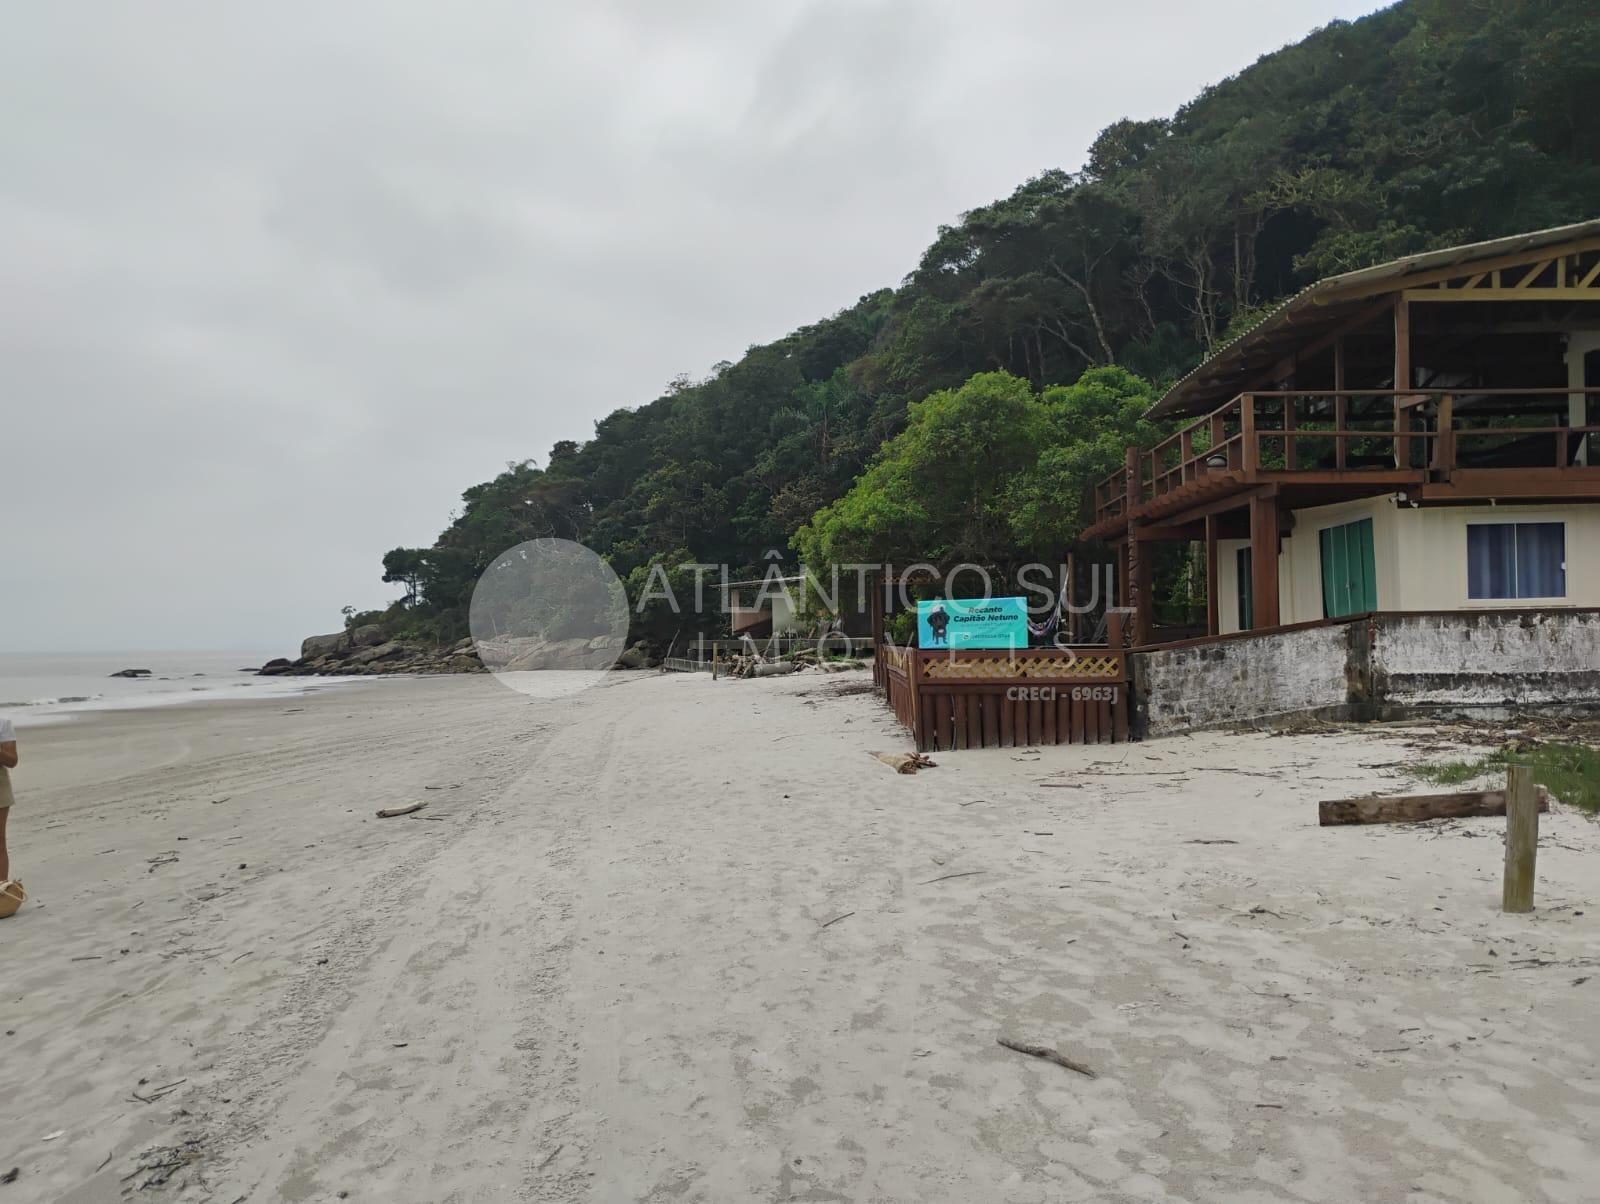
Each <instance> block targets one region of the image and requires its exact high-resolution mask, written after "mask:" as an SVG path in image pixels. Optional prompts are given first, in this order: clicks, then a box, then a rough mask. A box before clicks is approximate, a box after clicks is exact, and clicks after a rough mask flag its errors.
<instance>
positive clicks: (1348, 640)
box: [1131, 609, 1600, 736]
mask: <svg viewBox="0 0 1600 1204" xmlns="http://www.w3.org/2000/svg"><path fill="white" fill-rule="evenodd" d="M1131 661H1132V671H1133V698H1134V708H1135V709H1134V715H1133V725H1134V731H1135V732H1136V733H1137V734H1139V735H1141V736H1144V735H1148V736H1161V735H1169V734H1173V733H1176V732H1183V731H1193V730H1196V729H1199V728H1206V727H1222V726H1231V725H1235V724H1241V723H1255V722H1262V721H1275V720H1282V719H1284V718H1286V717H1289V716H1296V715H1321V716H1324V717H1328V718H1354V719H1362V718H1373V717H1377V716H1380V715H1382V716H1385V717H1392V716H1393V715H1395V714H1397V713H1399V714H1403V713H1408V712H1413V711H1417V710H1421V709H1432V708H1441V709H1449V710H1457V711H1459V710H1461V709H1463V708H1482V707H1493V708H1499V709H1502V710H1503V709H1506V708H1511V709H1515V708H1519V707H1546V706H1557V707H1574V706H1600V611H1594V610H1566V609H1563V610H1525V611H1504V610H1499V611H1451V612H1440V613H1434V614H1382V613H1380V614H1370V615H1361V616H1355V617H1352V618H1350V619H1345V620H1333V621H1329V622H1326V623H1318V624H1314V625H1307V626H1304V627H1295V628H1289V629H1286V630H1280V631H1275V632H1262V633H1260V634H1252V633H1246V634H1240V635H1234V636H1224V637H1221V638H1218V639H1213V640H1207V641H1195V642H1191V643H1187V644H1180V645H1174V646H1172V647H1168V648H1155V649H1151V650H1149V651H1144V652H1136V653H1134V654H1132V657H1131Z"/></svg>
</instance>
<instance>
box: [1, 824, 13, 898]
mask: <svg viewBox="0 0 1600 1204" xmlns="http://www.w3.org/2000/svg"><path fill="white" fill-rule="evenodd" d="M10 814H11V808H10V807H0V882H4V881H6V880H7V879H8V878H10V877H11V857H10V855H9V854H8V853H7V852H6V819H7V817H8V816H10Z"/></svg>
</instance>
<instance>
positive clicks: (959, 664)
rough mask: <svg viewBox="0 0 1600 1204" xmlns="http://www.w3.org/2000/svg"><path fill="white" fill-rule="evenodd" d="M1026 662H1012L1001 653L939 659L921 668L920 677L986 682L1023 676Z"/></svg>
mask: <svg viewBox="0 0 1600 1204" xmlns="http://www.w3.org/2000/svg"><path fill="white" fill-rule="evenodd" d="M1026 664H1027V662H1026V661H1020V660H1012V659H1011V658H1010V657H1008V656H1006V655H1004V654H1003V653H1002V654H1001V655H999V656H992V657H990V656H986V657H982V658H978V657H967V656H963V657H962V658H961V659H960V660H950V659H949V658H947V657H940V658H938V659H936V660H930V661H928V662H926V663H925V664H924V665H923V666H922V676H924V677H930V678H939V679H941V680H943V681H969V680H980V681H981V680H987V679H989V678H995V677H1022V676H1024V671H1025V666H1026Z"/></svg>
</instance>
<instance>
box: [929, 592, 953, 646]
mask: <svg viewBox="0 0 1600 1204" xmlns="http://www.w3.org/2000/svg"><path fill="white" fill-rule="evenodd" d="M949 626H950V613H949V612H948V611H947V610H945V608H944V603H942V602H940V603H937V604H936V605H935V606H934V608H933V609H932V610H930V611H929V612H928V630H929V631H931V632H932V633H933V645H938V644H947V643H948V641H946V639H945V629H946V628H948V627H949ZM930 646H931V645H930Z"/></svg>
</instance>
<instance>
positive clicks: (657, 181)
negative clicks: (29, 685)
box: [0, 0, 1377, 655]
mask: <svg viewBox="0 0 1600 1204" xmlns="http://www.w3.org/2000/svg"><path fill="white" fill-rule="evenodd" d="M1375 7H1377V5H1375V4H1373V3H1370V2H1369V3H1362V2H1353V0H1294V2H1283V3H1270V4H1264V3H1261V2H1260V0H1210V2H1208V3H1205V4H1195V3H1179V2H1177V0H1121V2H1118V3H1103V2H1096V3H1078V2H1064V0H1036V2H1019V3H1005V2H1000V3H995V4H974V3H971V0H929V2H916V3H912V2H905V3H876V2H871V0H839V2H832V3H830V2H821V0H778V2H773V0H762V2H759V3H752V2H750V0H727V2H718V3H711V2H709V0H671V2H657V0H637V2H634V3H616V2H601V0H572V2H571V3H567V4H561V5H553V4H534V3H528V2H524V0H518V2H503V3H490V2H484V0H478V2H473V3H468V4H462V5H444V4H436V3H426V4H424V3H397V2H395V0H369V2H366V3H352V2H342V3H333V4H327V3H315V4H299V3H285V2H283V0H277V2H274V3H270V4H269V3H265V2H258V3H228V4H218V3H216V2H215V0H195V2H190V3H162V4H159V5H136V4H120V3H74V2H66V0H64V2H60V3H50V4H25V5H13V6H11V7H10V8H9V9H8V12H7V17H6V31H5V36H4V38H3V39H0V81H3V82H0V89H3V90H4V94H5V97H6V105H5V111H6V114H7V116H6V119H5V121H4V123H3V124H0V280H3V281H4V287H3V288H0V650H13V651H22V650H27V651H48V650H102V649H105V650H109V649H129V650H132V649H146V650H148V649H167V648H211V649H233V648H240V649H244V648H250V649H268V648H281V649H282V650H283V651H285V652H288V653H290V654H291V655H292V654H293V652H292V650H293V649H295V648H297V647H298V643H299V640H300V637H301V636H303V635H306V634H309V633H312V632H320V631H327V630H334V629H337V627H338V626H339V622H340V620H339V608H340V607H341V606H343V605H345V604H346V603H352V604H355V605H357V606H360V607H367V606H375V605H382V604H384V603H386V602H387V601H388V600H390V599H391V598H392V597H393V596H394V594H395V592H396V591H395V589H394V588H393V587H391V586H386V585H384V584H382V582H381V581H380V579H379V578H380V576H381V568H380V559H381V557H382V555H383V553H384V552H385V551H386V550H388V549H389V548H392V547H395V546H397V545H401V544H426V543H430V542H432V540H433V538H434V537H435V536H436V535H437V534H438V532H439V530H440V529H441V528H442V527H443V526H444V525H445V523H446V522H447V521H448V519H449V517H450V515H451V512H452V510H453V509H454V508H455V507H456V506H457V504H458V503H459V498H460V494H461V491H462V490H463V489H465V488H467V487H468V486H470V485H472V484H474V483H476V482H478V481H482V480H485V479H487V478H488V477H491V476H493V475H494V474H495V473H496V472H498V471H499V470H500V469H501V468H502V467H503V466H504V465H505V463H506V462H507V461H510V460H518V459H524V458H528V457H532V458H534V459H536V460H538V461H539V462H541V463H542V462H543V460H544V457H545V455H546V453H547V452H548V450H549V447H550V445H551V444H552V443H553V442H554V441H555V440H558V439H584V438H586V437H587V436H588V435H589V434H590V433H591V431H592V428H593V423H594V421H595V419H597V418H599V417H601V416H602V415H604V414H606V413H608V412H610V411H611V410H613V409H616V408H618V407H621V406H634V405H639V404H642V403H644V402H647V401H649V400H651V399H652V398H653V397H655V396H657V395H658V394H659V392H660V391H661V389H662V387H663V386H664V385H665V384H666V383H667V382H668V381H669V380H671V379H672V377H674V376H675V375H677V374H679V373H689V374H691V375H695V376H699V375H703V374H704V373H705V372H706V370H707V369H708V368H709V367H710V366H711V365H712V364H713V363H715V362H716V361H718V360H722V359H736V358H737V357H738V356H739V354H740V353H741V352H742V351H743V350H744V349H745V348H746V347H748V346H749V345H751V344H753V343H758V342H764V341H767V340H769V339H772V338H774V337H776V336H778V335H781V334H783V333H784V332H785V331H787V330H789V329H791V328H793V327H794V326H797V325H799V324H802V323H805V322H808V321H813V320H815V319H817V318H819V317H822V316H824V315H826V314H829V313H832V312H834V311H836V310H838V309H840V308H842V307H843V306H845V305H848V304H850V303H851V302H853V301H854V300H855V299H856V298H857V297H858V296H860V295H861V294H862V293H865V292H868V291H870V290H872V289H875V288H879V287H882V286H885V285H893V284H896V283H897V282H898V281H899V280H900V278H901V277H902V276H903V275H904V274H905V273H906V272H907V271H908V270H910V268H912V267H913V266H914V265H915V263H916V260H917V257H918V255H919V254H920V253H921V251H922V249H923V248H924V247H925V246H926V245H927V244H928V243H929V242H930V241H931V240H932V237H933V235H934V232H935V229H936V227H937V226H938V225H939V224H940V223H943V222H950V221H953V220H955V219H956V218H957V216H958V215H959V214H960V213H961V211H962V210H964V209H968V208H971V207H973V206H975V205H979V204H983V203H985V202H987V201H990V200H993V199H994V198H996V197H999V196H1003V195H1005V194H1007V193H1009V192H1010V191H1011V190H1012V189H1013V188H1014V187H1015V186H1016V185H1017V184H1019V183H1021V182H1022V181H1023V180H1024V179H1026V178H1027V177H1028V176H1030V175H1033V174H1035V173H1037V172H1038V171H1040V170H1042V169H1044V168H1048V167H1065V168H1069V169H1071V168H1076V167H1078V166H1079V165H1080V164H1081V163H1082V160H1083V156H1084V152H1085V150H1086V148H1087V147H1088V144H1089V142H1090V141H1091V139H1092V138H1093V137H1094V135H1095V134H1096V132H1098V131H1099V130H1100V129H1101V128H1102V127H1103V126H1105V125H1106V124H1107V123H1108V122H1110V121H1113V120H1115V119H1117V118H1119V117H1123V116H1135V117H1146V116H1154V115H1160V114H1168V113H1170V112H1171V111H1172V110H1173V109H1174V108H1175V107H1176V106H1177V105H1179V104H1181V103H1182V102H1183V101H1184V100H1186V99H1188V98H1189V97H1191V96H1192V95H1193V94H1194V93H1195V92H1196V90H1197V89H1199V88H1200V87H1202V86H1203V85H1205V84H1207V83H1209V82H1213V81H1215V80H1217V79H1220V78H1222V77H1224V76H1226V75H1228V74H1231V73H1233V72H1235V71H1237V70H1239V69H1240V68H1242V67H1244V66H1246V65H1247V64H1249V63H1250V62H1252V61H1253V60H1254V59H1255V58H1256V57H1258V56H1259V55H1260V54H1262V53H1264V52H1267V51H1270V50H1273V49H1276V48H1277V47H1279V46H1281V45H1283V44H1284V43H1286V42H1290V41H1294V40H1296V39H1298V38H1299V37H1301V36H1303V35H1304V34H1306V33H1307V32H1309V31H1310V30H1311V29H1312V28H1314V27H1316V26H1318V25H1321V24H1324V23H1326V22H1327V21H1328V20H1330V19H1333V18H1335V17H1354V16H1357V15H1360V14H1361V13H1364V12H1368V11H1371V10H1372V9H1373V8H1375Z"/></svg>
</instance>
